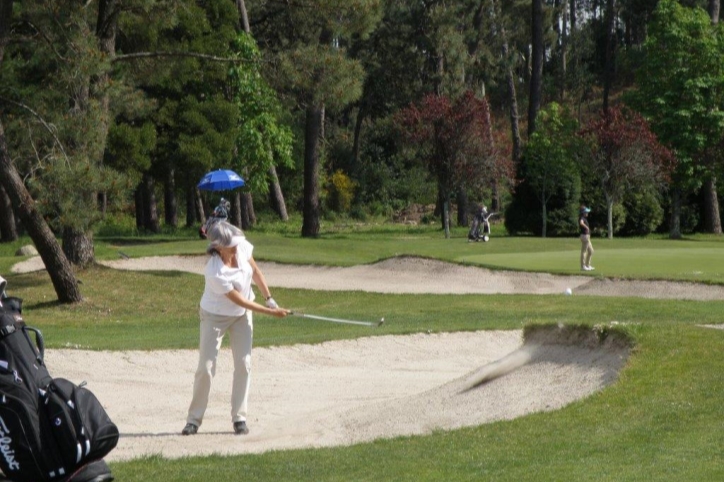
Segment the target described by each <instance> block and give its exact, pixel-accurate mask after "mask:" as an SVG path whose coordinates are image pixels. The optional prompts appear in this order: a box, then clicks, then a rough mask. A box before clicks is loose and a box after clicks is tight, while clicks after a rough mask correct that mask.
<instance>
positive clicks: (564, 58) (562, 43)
mask: <svg viewBox="0 0 724 482" xmlns="http://www.w3.org/2000/svg"><path fill="white" fill-rule="evenodd" d="M560 2H561V0H556V10H557V11H559V12H560V14H561V17H560V23H561V27H560V29H559V32H558V34H559V38H560V40H559V42H558V45H559V47H560V58H561V59H560V76H559V80H558V84H559V85H558V95H559V96H560V98H561V101H563V100H565V98H566V72H567V68H568V65H567V64H568V35H569V34H568V9H567V8H566V6H565V2H564V5H563V7H562V8H561V3H560ZM556 25H558V22H556Z"/></svg>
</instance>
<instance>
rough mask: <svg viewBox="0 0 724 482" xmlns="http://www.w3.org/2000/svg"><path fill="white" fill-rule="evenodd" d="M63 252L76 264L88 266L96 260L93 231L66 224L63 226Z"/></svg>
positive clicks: (81, 266)
mask: <svg viewBox="0 0 724 482" xmlns="http://www.w3.org/2000/svg"><path fill="white" fill-rule="evenodd" d="M63 253H65V256H66V257H67V258H68V261H70V262H71V263H72V264H74V265H75V266H78V267H79V268H87V267H88V266H90V265H91V264H93V262H94V261H95V249H94V248H93V233H92V232H90V233H86V232H85V231H83V230H82V229H73V228H71V227H68V226H66V227H65V228H63Z"/></svg>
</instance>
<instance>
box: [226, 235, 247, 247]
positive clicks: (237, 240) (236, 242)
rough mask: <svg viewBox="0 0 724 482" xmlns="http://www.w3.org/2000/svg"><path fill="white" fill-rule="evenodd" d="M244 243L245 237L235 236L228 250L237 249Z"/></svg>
mask: <svg viewBox="0 0 724 482" xmlns="http://www.w3.org/2000/svg"><path fill="white" fill-rule="evenodd" d="M242 241H244V236H233V237H232V238H231V242H230V243H229V246H227V248H236V247H237V246H239V244H241V242H242Z"/></svg>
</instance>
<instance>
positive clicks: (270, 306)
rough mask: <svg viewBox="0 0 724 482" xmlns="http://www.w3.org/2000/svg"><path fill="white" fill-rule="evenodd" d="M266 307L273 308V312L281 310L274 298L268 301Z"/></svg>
mask: <svg viewBox="0 0 724 482" xmlns="http://www.w3.org/2000/svg"><path fill="white" fill-rule="evenodd" d="M266 306H267V308H271V309H273V310H274V309H276V308H279V305H278V304H277V302H276V301H274V298H272V297H271V296H270V297H269V298H267V299H266Z"/></svg>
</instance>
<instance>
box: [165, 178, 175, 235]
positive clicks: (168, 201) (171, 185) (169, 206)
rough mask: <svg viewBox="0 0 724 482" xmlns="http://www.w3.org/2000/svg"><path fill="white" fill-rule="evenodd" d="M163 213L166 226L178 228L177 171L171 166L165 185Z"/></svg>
mask: <svg viewBox="0 0 724 482" xmlns="http://www.w3.org/2000/svg"><path fill="white" fill-rule="evenodd" d="M163 201H164V202H163V213H164V220H165V222H166V226H171V227H174V228H175V227H177V226H178V200H177V198H176V170H175V169H174V167H173V166H169V167H168V169H167V170H166V182H165V183H164V184H163Z"/></svg>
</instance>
